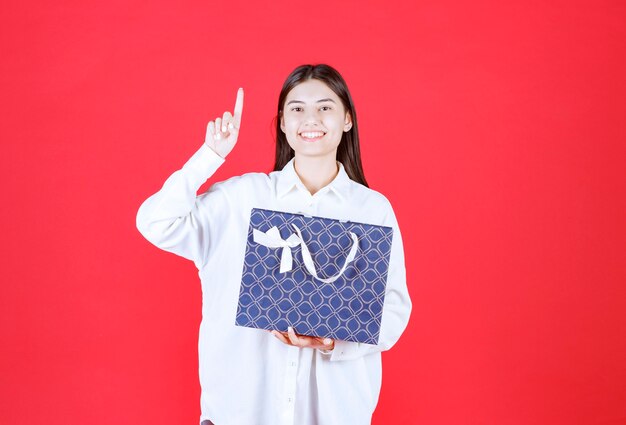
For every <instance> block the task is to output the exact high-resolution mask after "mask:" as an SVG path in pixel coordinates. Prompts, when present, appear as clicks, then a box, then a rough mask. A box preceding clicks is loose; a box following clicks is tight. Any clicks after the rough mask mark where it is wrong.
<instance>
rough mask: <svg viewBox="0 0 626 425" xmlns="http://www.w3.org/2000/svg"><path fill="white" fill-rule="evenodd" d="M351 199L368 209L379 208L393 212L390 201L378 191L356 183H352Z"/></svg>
mask: <svg viewBox="0 0 626 425" xmlns="http://www.w3.org/2000/svg"><path fill="white" fill-rule="evenodd" d="M351 183H352V184H351V188H350V189H351V190H350V197H351V198H352V201H353V202H357V203H359V204H361V205H363V206H367V207H368V208H377V209H382V210H385V211H389V210H391V211H393V208H392V207H391V202H390V201H389V199H388V198H387V197H386V196H385V195H383V194H382V193H381V192H378V191H377V190H374V189H371V188H369V187H367V186H363V185H362V184H360V183H357V182H355V181H352V182H351Z"/></svg>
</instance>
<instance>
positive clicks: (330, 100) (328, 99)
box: [287, 97, 337, 105]
mask: <svg viewBox="0 0 626 425" xmlns="http://www.w3.org/2000/svg"><path fill="white" fill-rule="evenodd" d="M320 102H333V103H335V104H336V103H337V102H335V101H334V100H332V99H331V98H329V97H327V98H325V99H320V100H318V101H317V103H320ZM292 103H304V102H303V101H301V100H290V101H289V102H287V105H291V104H292Z"/></svg>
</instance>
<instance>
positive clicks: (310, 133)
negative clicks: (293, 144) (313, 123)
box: [300, 131, 324, 139]
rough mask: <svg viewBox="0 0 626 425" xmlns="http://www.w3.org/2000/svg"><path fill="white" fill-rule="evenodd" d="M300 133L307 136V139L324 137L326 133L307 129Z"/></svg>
mask: <svg viewBox="0 0 626 425" xmlns="http://www.w3.org/2000/svg"><path fill="white" fill-rule="evenodd" d="M300 134H302V137H306V138H307V139H314V138H316V137H322V136H323V135H324V133H323V132H321V131H307V132H304V133H300Z"/></svg>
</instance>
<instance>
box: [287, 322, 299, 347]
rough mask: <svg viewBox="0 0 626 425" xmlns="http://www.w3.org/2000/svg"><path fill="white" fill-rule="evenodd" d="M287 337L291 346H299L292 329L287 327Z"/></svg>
mask: <svg viewBox="0 0 626 425" xmlns="http://www.w3.org/2000/svg"><path fill="white" fill-rule="evenodd" d="M287 335H288V336H289V341H290V342H291V343H292V344H293V345H299V344H300V340H299V339H298V337H297V336H296V333H295V332H294V330H293V328H292V327H291V326H289V327H288V328H287Z"/></svg>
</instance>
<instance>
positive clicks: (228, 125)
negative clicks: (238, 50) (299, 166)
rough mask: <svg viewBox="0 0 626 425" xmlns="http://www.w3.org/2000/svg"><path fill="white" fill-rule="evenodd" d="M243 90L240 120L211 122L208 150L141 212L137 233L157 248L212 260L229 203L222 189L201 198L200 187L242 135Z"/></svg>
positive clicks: (199, 263) (215, 188)
mask: <svg viewBox="0 0 626 425" xmlns="http://www.w3.org/2000/svg"><path fill="white" fill-rule="evenodd" d="M242 110H243V89H239V91H238V92H237V101H236V103H235V109H234V115H231V114H230V112H225V113H224V115H223V118H217V119H216V120H215V122H213V121H210V122H209V124H208V126H207V133H206V138H205V142H204V145H203V146H202V147H201V148H200V149H199V150H198V151H197V152H196V153H195V154H194V155H193V156H192V157H191V158H190V159H189V160H188V161H187V162H186V163H185V165H184V166H183V167H182V168H181V169H180V170H178V171H176V172H175V173H174V174H172V175H171V176H170V177H169V178H168V179H167V180H166V181H165V184H164V185H163V187H162V188H161V190H159V191H158V192H157V193H155V194H154V195H152V196H151V197H149V198H148V199H147V200H146V201H145V202H144V203H143V204H142V205H141V207H140V208H139V211H138V212H137V229H139V231H140V232H141V234H142V235H143V236H144V237H145V238H146V239H148V240H149V241H150V242H152V243H153V244H154V245H156V246H158V247H159V248H161V249H164V250H166V251H169V252H173V253H175V254H178V255H181V256H183V257H185V258H188V259H190V260H193V261H194V262H195V263H196V266H197V267H198V268H201V266H202V265H203V263H204V260H205V259H206V258H207V255H208V249H209V246H210V244H209V241H210V235H212V234H213V232H212V230H211V227H212V226H215V225H216V224H219V223H220V222H222V223H223V221H224V220H226V219H227V218H228V215H229V213H228V211H229V203H228V198H227V196H226V194H225V193H224V191H223V190H222V189H221V185H220V184H219V183H218V184H215V185H213V186H212V187H211V188H210V189H209V191H208V192H207V193H205V194H203V195H201V196H198V197H196V193H197V191H198V189H199V188H200V186H201V185H202V184H203V183H204V182H205V181H206V180H207V179H208V178H209V177H210V176H211V175H213V173H215V171H216V170H217V169H218V168H219V167H220V166H221V165H222V164H223V163H224V158H225V157H226V155H228V153H230V151H231V150H232V149H233V147H234V145H235V143H236V141H237V137H238V135H239V126H240V123H241V113H242Z"/></svg>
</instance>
